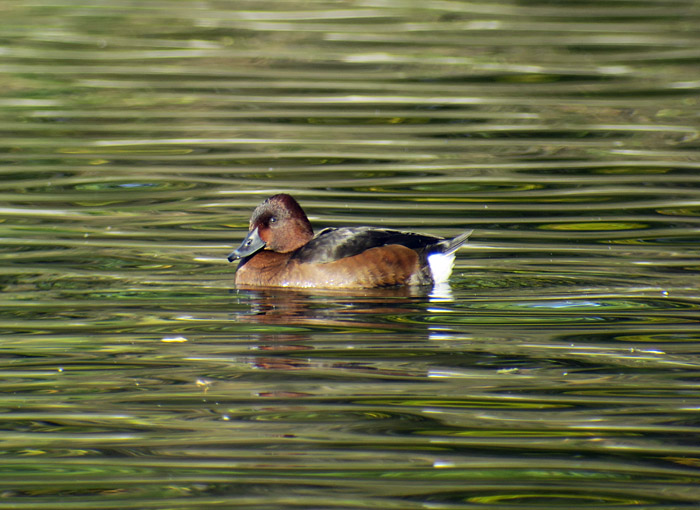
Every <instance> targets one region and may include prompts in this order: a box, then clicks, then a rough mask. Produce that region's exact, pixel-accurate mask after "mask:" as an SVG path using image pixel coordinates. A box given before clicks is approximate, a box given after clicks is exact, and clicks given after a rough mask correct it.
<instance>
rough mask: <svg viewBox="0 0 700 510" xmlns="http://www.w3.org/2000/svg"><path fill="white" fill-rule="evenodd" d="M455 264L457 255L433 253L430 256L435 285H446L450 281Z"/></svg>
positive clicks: (429, 260) (429, 263) (429, 261)
mask: <svg viewBox="0 0 700 510" xmlns="http://www.w3.org/2000/svg"><path fill="white" fill-rule="evenodd" d="M454 263H455V253H454V252H452V253H439V252H436V253H431V254H430V255H428V266H430V274H431V275H432V277H433V283H435V285H437V284H440V283H445V282H446V281H447V280H449V279H450V275H451V274H452V266H453V265H454Z"/></svg>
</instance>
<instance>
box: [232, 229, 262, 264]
mask: <svg viewBox="0 0 700 510" xmlns="http://www.w3.org/2000/svg"><path fill="white" fill-rule="evenodd" d="M264 247H265V241H263V240H262V239H260V234H258V229H257V228H255V229H253V230H251V231H250V232H248V235H247V236H246V238H245V239H243V242H242V243H241V245H240V246H239V247H238V248H236V249H235V250H233V251H232V252H231V253H230V255H229V256H228V261H229V262H233V261H234V260H236V259H242V258H243V257H249V256H250V255H252V254H254V253H255V252H257V251H259V250H262V249H263V248H264Z"/></svg>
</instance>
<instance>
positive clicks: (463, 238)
mask: <svg viewBox="0 0 700 510" xmlns="http://www.w3.org/2000/svg"><path fill="white" fill-rule="evenodd" d="M472 232H474V231H473V230H467V231H466V232H464V233H462V234H459V235H458V236H457V237H455V238H453V239H445V241H443V243H444V244H443V243H440V244H441V250H440V252H441V253H444V254H445V255H449V254H451V253H454V252H456V251H457V250H459V249H460V248H461V247H462V245H463V244H464V243H466V242H467V239H469V236H470V235H472Z"/></svg>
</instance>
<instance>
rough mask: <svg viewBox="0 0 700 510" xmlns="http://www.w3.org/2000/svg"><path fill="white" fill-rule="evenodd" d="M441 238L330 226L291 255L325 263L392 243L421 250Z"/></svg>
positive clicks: (297, 258) (306, 261) (301, 259)
mask: <svg viewBox="0 0 700 510" xmlns="http://www.w3.org/2000/svg"><path fill="white" fill-rule="evenodd" d="M465 240H466V239H465ZM442 241H444V239H441V238H440V237H434V236H428V235H424V234H414V233H411V232H401V231H399V230H387V229H381V228H373V227H343V228H327V229H325V230H322V231H321V232H319V233H318V235H316V237H314V238H313V239H312V240H311V241H309V242H308V243H307V244H305V245H304V246H302V247H301V248H299V249H298V250H297V251H296V253H295V254H294V255H293V256H292V259H294V260H296V261H298V262H300V263H304V264H314V263H315V264H323V263H327V262H333V261H336V260H339V259H342V258H345V257H352V256H354V255H359V254H360V253H362V252H364V251H366V250H369V249H370V248H377V247H381V246H388V245H392V244H399V245H401V246H405V247H406V248H410V249H412V250H416V251H418V252H421V251H423V250H425V249H426V248H429V247H431V246H434V245H438V244H440V243H441V242H442ZM462 242H464V241H462ZM460 244H461V243H460ZM454 249H456V248H454ZM440 251H442V250H440Z"/></svg>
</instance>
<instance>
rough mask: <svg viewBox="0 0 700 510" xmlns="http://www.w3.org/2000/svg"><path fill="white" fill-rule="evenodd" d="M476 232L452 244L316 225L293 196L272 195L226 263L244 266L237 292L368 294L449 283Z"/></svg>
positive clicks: (367, 229) (424, 237)
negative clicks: (349, 291) (459, 252)
mask: <svg viewBox="0 0 700 510" xmlns="http://www.w3.org/2000/svg"><path fill="white" fill-rule="evenodd" d="M469 234H471V231H469V232H464V233H463V234H460V235H458V236H457V237H455V238H454V239H443V238H440V237H434V236H429V235H423V234H414V233H410V232H400V231H397V230H386V229H380V228H372V227H344V228H327V229H325V230H322V231H321V232H319V234H318V235H316V236H314V233H313V229H312V227H311V223H310V222H309V220H308V218H307V217H306V214H305V213H304V211H303V210H302V208H301V207H300V206H299V204H298V203H297V202H296V200H294V198H292V197H291V196H289V195H285V194H280V195H274V196H272V197H270V198H268V199H267V200H265V201H264V202H263V203H262V204H260V205H259V206H258V207H257V208H256V209H255V210H254V211H253V215H252V217H251V219H250V231H249V233H248V235H247V236H246V238H245V239H244V240H243V242H242V243H241V245H240V246H239V247H238V248H237V249H236V250H234V251H233V252H232V253H231V254H230V255H229V257H228V258H229V261H233V260H234V259H241V262H240V264H239V266H238V270H237V271H236V279H235V281H236V285H237V286H244V287H296V288H330V289H368V288H375V287H391V286H399V285H409V286H418V285H432V284H436V285H437V284H441V283H445V282H447V280H448V279H449V277H450V274H451V273H452V266H453V264H454V259H455V252H456V251H457V249H459V248H460V247H461V246H462V245H463V244H464V243H465V242H466V240H467V238H468V237H469Z"/></svg>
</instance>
